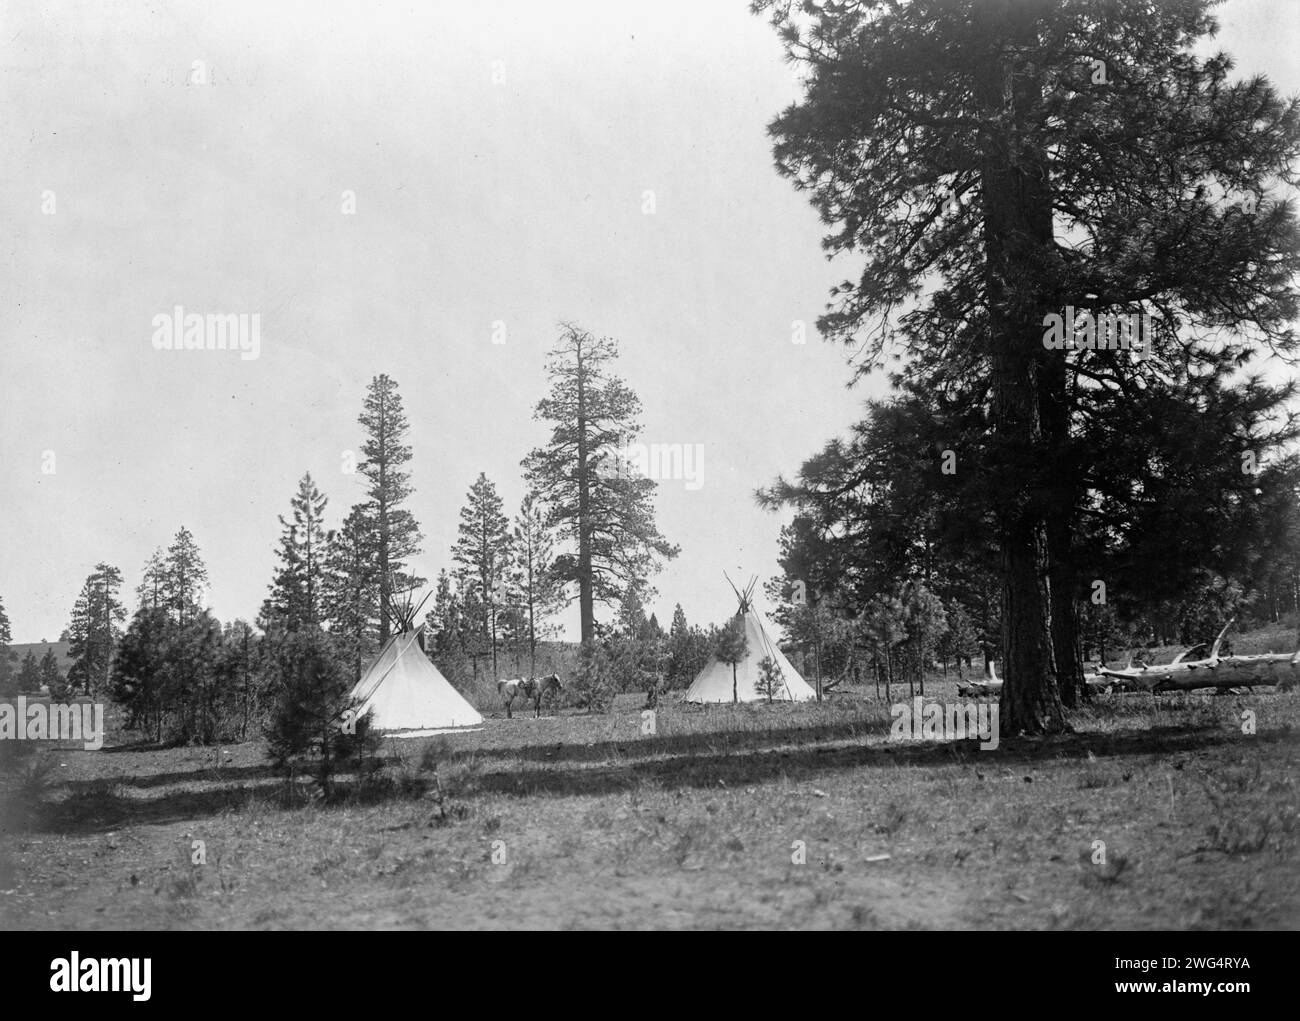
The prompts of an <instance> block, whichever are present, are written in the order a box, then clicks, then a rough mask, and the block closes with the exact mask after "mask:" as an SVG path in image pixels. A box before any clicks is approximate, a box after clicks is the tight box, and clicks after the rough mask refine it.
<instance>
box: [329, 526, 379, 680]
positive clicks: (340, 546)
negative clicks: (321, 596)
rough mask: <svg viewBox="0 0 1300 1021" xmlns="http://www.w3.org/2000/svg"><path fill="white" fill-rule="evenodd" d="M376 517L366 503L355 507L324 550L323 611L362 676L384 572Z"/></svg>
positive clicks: (373, 639)
mask: <svg viewBox="0 0 1300 1021" xmlns="http://www.w3.org/2000/svg"><path fill="white" fill-rule="evenodd" d="M377 565H378V541H377V536H376V533H375V531H374V521H373V518H372V516H371V515H370V514H369V513H368V511H367V508H366V507H365V506H364V505H358V506H355V507H353V508H352V510H351V511H350V512H349V514H348V516H347V517H346V518H345V519H344V521H343V524H342V526H341V527H340V528H339V530H338V531H337V532H335V533H334V537H333V540H332V541H331V542H330V544H329V550H328V553H327V556H326V571H325V615H326V617H328V619H329V621H330V631H331V633H332V634H334V635H335V636H336V637H337V638H338V640H339V650H338V651H339V655H340V656H341V657H343V660H344V661H345V662H346V663H347V664H349V666H350V668H351V673H352V681H353V683H356V682H357V681H359V680H360V679H361V670H362V667H363V665H364V664H365V661H366V658H367V657H368V656H369V655H370V654H371V653H372V652H373V651H374V649H375V648H376V645H377V642H378V638H379V633H380V632H379V624H378V622H379V620H380V618H381V617H382V616H383V614H381V613H380V608H379V600H380V584H379V582H380V578H379V569H378V566H377Z"/></svg>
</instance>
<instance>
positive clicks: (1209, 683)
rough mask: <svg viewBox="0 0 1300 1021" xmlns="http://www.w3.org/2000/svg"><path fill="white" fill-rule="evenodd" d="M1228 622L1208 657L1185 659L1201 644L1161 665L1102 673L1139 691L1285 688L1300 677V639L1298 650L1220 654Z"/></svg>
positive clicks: (1292, 684) (1101, 670)
mask: <svg viewBox="0 0 1300 1021" xmlns="http://www.w3.org/2000/svg"><path fill="white" fill-rule="evenodd" d="M1232 623H1233V622H1232V621H1231V620H1230V621H1228V623H1227V624H1225V625H1224V626H1223V630H1222V631H1220V632H1219V637H1218V638H1216V639H1215V640H1214V645H1213V646H1212V647H1211V648H1210V655H1209V656H1208V657H1207V658H1206V659H1200V660H1194V661H1192V662H1184V661H1183V656H1185V655H1186V654H1187V653H1188V652H1191V651H1192V650H1193V649H1196V648H1198V647H1199V646H1193V647H1192V649H1188V650H1186V651H1185V652H1183V653H1180V654H1179V655H1178V656H1177V657H1176V658H1175V659H1174V661H1173V662H1172V663H1164V664H1161V665H1159V666H1148V665H1146V664H1143V665H1141V666H1138V667H1133V666H1129V667H1125V668H1124V669H1123V670H1108V669H1106V668H1105V667H1102V668H1101V669H1100V670H1099V671H1098V672H1099V673H1100V674H1101V675H1102V676H1104V677H1110V678H1114V679H1115V680H1116V681H1117V682H1119V683H1120V684H1121V685H1123V686H1124V687H1126V688H1132V689H1135V690H1138V691H1150V692H1157V691H1192V690H1195V689H1196V688H1250V687H1257V686H1259V685H1275V686H1277V687H1278V688H1279V689H1281V690H1287V689H1289V688H1291V687H1293V686H1294V685H1295V684H1296V682H1297V681H1298V680H1300V641H1297V643H1296V650H1295V652H1290V653H1288V652H1276V653H1274V652H1267V653H1261V654H1259V655H1253V656H1220V655H1219V648H1220V646H1221V645H1222V644H1223V637H1224V635H1226V634H1227V633H1228V628H1230V627H1232Z"/></svg>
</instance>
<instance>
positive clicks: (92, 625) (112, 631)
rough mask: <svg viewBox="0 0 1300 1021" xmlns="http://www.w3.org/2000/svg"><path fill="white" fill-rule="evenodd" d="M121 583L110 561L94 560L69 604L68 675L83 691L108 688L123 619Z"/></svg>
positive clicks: (119, 574) (124, 610)
mask: <svg viewBox="0 0 1300 1021" xmlns="http://www.w3.org/2000/svg"><path fill="white" fill-rule="evenodd" d="M121 587H122V572H121V571H119V570H118V569H117V568H116V567H113V566H112V565H111V564H102V563H101V564H96V565H95V569H94V571H92V572H91V573H90V575H89V576H88V577H87V578H86V581H85V583H84V584H83V585H82V587H81V593H80V595H78V596H77V601H76V603H75V604H74V606H73V608H72V620H71V622H70V624H69V625H68V634H69V640H70V645H69V648H68V655H69V656H71V657H72V660H73V665H72V667H71V668H70V669H69V676H70V677H72V678H74V679H75V680H77V681H79V682H80V683H81V685H82V688H83V690H84V692H85V694H87V695H89V694H90V693H91V690H92V689H95V690H99V691H106V690H107V689H108V685H109V678H110V671H111V669H112V661H113V653H114V651H115V650H116V649H117V643H118V642H119V641H121V638H122V627H121V625H122V623H123V622H124V621H125V620H126V607H125V606H124V605H123V604H122V602H121V600H120V599H119V598H118V592H119V590H120V589H121Z"/></svg>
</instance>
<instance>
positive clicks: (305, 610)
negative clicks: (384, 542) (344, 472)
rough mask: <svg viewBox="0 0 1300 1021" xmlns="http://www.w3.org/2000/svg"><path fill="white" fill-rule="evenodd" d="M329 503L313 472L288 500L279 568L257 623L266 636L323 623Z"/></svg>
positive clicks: (328, 540) (281, 522)
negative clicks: (272, 632)
mask: <svg viewBox="0 0 1300 1021" xmlns="http://www.w3.org/2000/svg"><path fill="white" fill-rule="evenodd" d="M328 503H329V500H328V499H327V498H326V497H325V496H324V495H322V494H321V492H320V490H319V489H317V488H316V483H315V482H313V481H312V477H311V473H310V472H308V473H307V474H305V475H303V477H302V479H301V480H300V481H299V482H298V492H297V494H296V495H295V496H294V497H293V499H292V500H291V501H290V506H291V508H292V520H291V521H286V520H285V519H284V517H283V516H282V517H281V518H280V527H281V529H282V531H281V533H280V548H279V549H278V550H277V551H276V555H277V556H278V557H279V560H280V564H279V566H278V567H277V568H276V570H275V577H274V579H273V580H272V582H271V594H270V595H269V596H268V597H267V599H266V602H265V603H264V604H263V606H262V616H261V620H260V621H259V623H260V625H261V627H262V629H263V630H264V631H267V632H270V631H272V630H274V631H276V632H277V633H280V634H283V633H284V632H286V631H297V630H300V629H303V628H307V629H315V628H317V627H319V626H320V624H321V623H322V621H323V619H324V616H325V614H324V604H325V590H326V583H325V574H326V560H327V558H328V553H329V548H330V543H331V542H332V541H333V538H334V536H333V533H332V532H327V531H326V530H325V524H324V517H325V508H326V506H327V505H328Z"/></svg>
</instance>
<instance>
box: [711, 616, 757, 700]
mask: <svg viewBox="0 0 1300 1021" xmlns="http://www.w3.org/2000/svg"><path fill="white" fill-rule="evenodd" d="M748 652H749V637H748V636H747V635H746V634H745V618H744V617H743V616H741V615H740V614H736V616H734V617H732V618H731V620H729V621H728V622H727V624H726V626H725V627H723V628H722V630H721V631H719V632H718V637H717V646H716V648H715V650H714V655H715V656H717V657H718V659H720V660H721V661H722V662H723V663H730V664H731V701H732V702H733V703H736V702H739V701H740V692H739V689H738V687H737V685H738V684H739V681H738V679H737V676H736V668H737V665H738V664H739V663H740V662H741V661H742V660H743V659H744V658H745V656H746V655H747V654H748Z"/></svg>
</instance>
